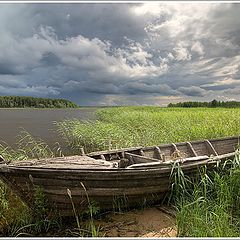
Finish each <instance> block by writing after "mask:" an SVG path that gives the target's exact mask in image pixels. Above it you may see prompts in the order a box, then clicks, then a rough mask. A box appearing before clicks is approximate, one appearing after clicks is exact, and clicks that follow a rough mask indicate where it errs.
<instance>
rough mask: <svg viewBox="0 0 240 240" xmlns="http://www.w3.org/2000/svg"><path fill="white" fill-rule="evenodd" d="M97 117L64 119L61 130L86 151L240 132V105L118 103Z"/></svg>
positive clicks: (66, 136)
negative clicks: (235, 107) (176, 105)
mask: <svg viewBox="0 0 240 240" xmlns="http://www.w3.org/2000/svg"><path fill="white" fill-rule="evenodd" d="M97 119H98V120H97V121H94V122H87V121H80V120H77V119H75V120H66V121H62V122H59V123H57V125H58V130H59V132H60V133H61V134H62V136H63V137H64V139H65V140H66V142H67V143H68V144H69V145H70V146H71V147H72V148H73V149H77V150H79V149H80V148H81V147H84V148H85V150H86V151H87V152H91V151H96V150H104V149H114V148H121V147H130V146H149V145H159V144H161V143H170V142H180V141H189V140H196V139H209V138H216V137H224V136H231V135H239V134H240V128H239V126H240V109H226V108H217V109H209V108H195V109H194V108H191V109H182V108H159V107H116V108H108V109H101V110H99V111H98V112H97Z"/></svg>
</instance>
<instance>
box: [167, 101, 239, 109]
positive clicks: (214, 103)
mask: <svg viewBox="0 0 240 240" xmlns="http://www.w3.org/2000/svg"><path fill="white" fill-rule="evenodd" d="M168 107H183V108H196V107H204V108H206V107H210V108H216V107H221V108H239V107H240V102H237V101H227V102H224V101H217V100H216V99H214V100H212V101H211V102H178V103H169V104H168Z"/></svg>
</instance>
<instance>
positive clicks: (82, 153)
mask: <svg viewBox="0 0 240 240" xmlns="http://www.w3.org/2000/svg"><path fill="white" fill-rule="evenodd" d="M80 152H81V155H82V156H85V155H86V154H85V151H84V148H83V147H81V148H80Z"/></svg>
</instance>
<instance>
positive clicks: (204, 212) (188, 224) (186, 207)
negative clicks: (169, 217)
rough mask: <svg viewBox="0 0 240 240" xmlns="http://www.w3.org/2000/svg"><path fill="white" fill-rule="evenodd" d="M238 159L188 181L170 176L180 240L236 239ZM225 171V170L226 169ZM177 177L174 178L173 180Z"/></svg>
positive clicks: (179, 174) (239, 183)
mask: <svg viewBox="0 0 240 240" xmlns="http://www.w3.org/2000/svg"><path fill="white" fill-rule="evenodd" d="M239 157H240V155H239V153H238V154H237V155H236V157H235V159H234V163H233V162H231V163H230V167H229V166H228V168H226V165H225V166H224V165H223V166H220V167H218V168H216V169H215V170H214V171H212V172H207V171H206V168H205V167H202V168H201V169H199V173H200V174H199V176H198V177H197V178H195V179H189V178H186V177H185V176H184V174H183V173H182V172H181V171H179V169H177V171H176V173H175V174H173V175H174V178H173V195H172V196H173V202H174V204H175V206H176V208H177V217H176V218H177V226H178V236H179V237H238V236H239V234H240V161H239V160H240V158H239ZM225 168H226V169H225ZM176 176H177V177H176Z"/></svg>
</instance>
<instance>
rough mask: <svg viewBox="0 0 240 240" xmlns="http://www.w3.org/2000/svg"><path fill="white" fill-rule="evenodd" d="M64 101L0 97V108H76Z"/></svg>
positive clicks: (69, 102)
mask: <svg viewBox="0 0 240 240" xmlns="http://www.w3.org/2000/svg"><path fill="white" fill-rule="evenodd" d="M77 107H79V106H78V105H77V104H75V103H73V102H71V101H69V100H66V99H52V98H34V97H20V96H0V108H77Z"/></svg>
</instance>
